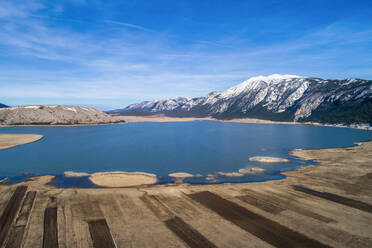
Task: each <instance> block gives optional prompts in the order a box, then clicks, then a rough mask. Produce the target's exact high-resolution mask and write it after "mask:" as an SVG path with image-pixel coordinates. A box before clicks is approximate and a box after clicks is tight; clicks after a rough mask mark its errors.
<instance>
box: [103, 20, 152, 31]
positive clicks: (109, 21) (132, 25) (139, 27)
mask: <svg viewBox="0 0 372 248" xmlns="http://www.w3.org/2000/svg"><path fill="white" fill-rule="evenodd" d="M105 22H106V23H109V24H114V25H119V26H123V27H126V28H133V29H137V30H141V31H146V32H152V30H150V29H147V28H144V27H142V26H139V25H135V24H131V23H126V22H118V21H112V20H105Z"/></svg>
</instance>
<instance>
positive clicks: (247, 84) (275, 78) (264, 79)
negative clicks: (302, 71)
mask: <svg viewBox="0 0 372 248" xmlns="http://www.w3.org/2000/svg"><path fill="white" fill-rule="evenodd" d="M301 78H304V77H301V76H296V75H289V74H285V75H281V74H272V75H269V76H256V77H251V78H249V79H248V80H246V81H244V82H242V83H240V84H238V85H236V86H234V87H231V88H230V89H228V90H227V91H225V92H224V94H223V97H231V96H237V95H239V94H241V93H242V92H244V91H247V90H252V89H255V88H259V87H262V86H263V85H265V86H268V85H271V84H277V83H280V82H282V81H284V80H289V79H301Z"/></svg>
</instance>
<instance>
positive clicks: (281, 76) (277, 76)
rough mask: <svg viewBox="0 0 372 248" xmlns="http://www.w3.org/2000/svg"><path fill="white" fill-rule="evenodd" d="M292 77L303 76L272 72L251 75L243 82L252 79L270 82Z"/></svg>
mask: <svg viewBox="0 0 372 248" xmlns="http://www.w3.org/2000/svg"><path fill="white" fill-rule="evenodd" d="M293 78H303V77H301V76H297V75H290V74H272V75H269V76H256V77H251V78H250V79H248V80H247V81H245V82H254V81H264V82H272V81H281V80H286V79H293Z"/></svg>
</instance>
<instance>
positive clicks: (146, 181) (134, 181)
mask: <svg viewBox="0 0 372 248" xmlns="http://www.w3.org/2000/svg"><path fill="white" fill-rule="evenodd" d="M89 180H90V181H91V182H92V183H94V184H96V185H98V186H102V187H133V186H140V185H150V184H155V183H156V182H157V178H156V175H154V174H150V173H145V172H121V171H114V172H98V173H94V174H92V175H91V176H90V177H89Z"/></svg>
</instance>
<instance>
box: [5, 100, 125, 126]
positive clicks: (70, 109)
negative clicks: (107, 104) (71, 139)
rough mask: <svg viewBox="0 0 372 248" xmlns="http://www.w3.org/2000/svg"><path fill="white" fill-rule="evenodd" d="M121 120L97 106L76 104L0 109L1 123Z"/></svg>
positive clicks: (36, 123) (64, 123) (73, 122)
mask: <svg viewBox="0 0 372 248" xmlns="http://www.w3.org/2000/svg"><path fill="white" fill-rule="evenodd" d="M116 122H120V119H119V118H118V117H113V116H110V115H108V114H105V113H103V112H101V111H99V110H97V109H95V108H88V107H76V106H40V105H36V106H18V107H11V108H1V109H0V125H74V124H105V123H116Z"/></svg>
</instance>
